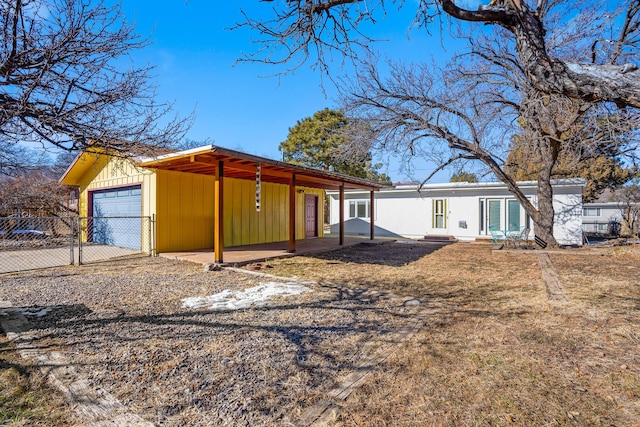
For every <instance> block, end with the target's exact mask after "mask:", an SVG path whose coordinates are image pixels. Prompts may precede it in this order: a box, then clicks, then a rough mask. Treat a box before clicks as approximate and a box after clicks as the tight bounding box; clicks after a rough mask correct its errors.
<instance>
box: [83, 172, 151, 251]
mask: <svg viewBox="0 0 640 427" xmlns="http://www.w3.org/2000/svg"><path fill="white" fill-rule="evenodd" d="M92 203H93V212H92V216H93V224H92V241H93V242H95V243H103V244H105V245H113V246H120V247H123V248H131V249H138V250H140V247H141V235H142V234H141V221H142V220H141V218H140V217H141V214H142V189H141V187H140V186H139V185H137V186H134V187H123V188H115V189H110V190H100V191H94V192H93V196H92Z"/></svg>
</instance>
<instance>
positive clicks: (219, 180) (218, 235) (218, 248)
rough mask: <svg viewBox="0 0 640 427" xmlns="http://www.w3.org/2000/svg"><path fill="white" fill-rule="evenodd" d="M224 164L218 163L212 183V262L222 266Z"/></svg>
mask: <svg viewBox="0 0 640 427" xmlns="http://www.w3.org/2000/svg"><path fill="white" fill-rule="evenodd" d="M223 179H224V162H223V161H222V160H220V161H218V167H217V168H216V175H215V183H214V186H213V188H214V195H213V198H214V210H215V212H214V219H213V233H214V235H213V255H214V257H213V258H214V262H215V263H216V264H222V262H223V260H222V258H223V256H222V252H223V242H224V235H223V231H224V226H223V224H224V221H223V220H224V218H223V212H224V206H223V195H224V194H223V193H224V185H223Z"/></svg>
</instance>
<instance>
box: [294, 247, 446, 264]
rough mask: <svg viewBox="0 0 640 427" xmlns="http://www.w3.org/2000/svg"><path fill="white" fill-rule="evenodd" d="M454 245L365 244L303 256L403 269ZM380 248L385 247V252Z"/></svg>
mask: <svg viewBox="0 0 640 427" xmlns="http://www.w3.org/2000/svg"><path fill="white" fill-rule="evenodd" d="M452 243H453V242H418V241H397V242H394V241H390V242H386V243H383V244H382V245H374V244H367V243H363V244H359V245H357V246H350V247H347V248H344V249H337V250H333V251H330V252H320V253H311V254H304V255H303V256H305V257H308V258H313V259H319V260H325V261H338V262H344V263H354V264H375V265H385V266H389V267H403V266H405V265H407V264H409V263H411V262H414V261H417V260H419V259H421V258H423V257H425V256H427V255H429V254H432V253H434V252H436V251H438V250H439V249H442V248H443V247H445V246H447V245H450V244H452ZM380 246H382V247H383V250H381V248H380Z"/></svg>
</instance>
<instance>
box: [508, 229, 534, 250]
mask: <svg viewBox="0 0 640 427" xmlns="http://www.w3.org/2000/svg"><path fill="white" fill-rule="evenodd" d="M530 231H531V230H530V229H529V228H523V229H522V230H520V231H514V232H512V233H509V235H508V236H507V243H508V244H510V245H511V246H513V247H514V248H516V247H522V245H523V244H526V243H527V240H528V238H529V232H530Z"/></svg>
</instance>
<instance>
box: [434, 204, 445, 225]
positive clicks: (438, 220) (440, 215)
mask: <svg viewBox="0 0 640 427" xmlns="http://www.w3.org/2000/svg"><path fill="white" fill-rule="evenodd" d="M446 210H447V201H446V200H445V199H435V200H433V221H432V228H447V216H446Z"/></svg>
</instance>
